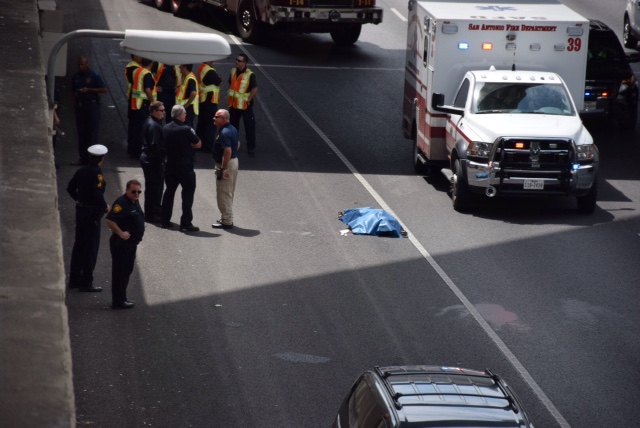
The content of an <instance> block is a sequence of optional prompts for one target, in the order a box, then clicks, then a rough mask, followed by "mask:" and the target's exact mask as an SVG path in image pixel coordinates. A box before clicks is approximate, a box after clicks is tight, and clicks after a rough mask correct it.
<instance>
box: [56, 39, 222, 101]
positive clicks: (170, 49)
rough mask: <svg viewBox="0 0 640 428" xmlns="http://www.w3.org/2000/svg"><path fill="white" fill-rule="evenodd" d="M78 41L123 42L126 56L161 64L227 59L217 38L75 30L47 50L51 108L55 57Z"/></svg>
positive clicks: (220, 40) (220, 41)
mask: <svg viewBox="0 0 640 428" xmlns="http://www.w3.org/2000/svg"><path fill="white" fill-rule="evenodd" d="M78 37H101V38H110V39H124V40H123V41H122V42H121V43H120V46H121V47H122V49H123V50H124V51H125V52H126V53H129V54H135V55H139V56H141V57H143V58H148V59H151V60H154V61H158V62H162V63H165V64H171V65H177V64H194V63H200V62H205V61H217V60H220V59H223V58H227V57H228V56H230V55H231V46H229V42H227V40H226V39H225V38H224V37H222V36H220V35H219V34H211V33H184V32H180V31H150V30H125V31H124V32H122V31H105V30H76V31H72V32H70V33H67V34H65V35H64V36H62V37H61V38H60V39H59V40H58V41H57V42H56V44H55V45H54V46H53V47H52V48H51V52H50V53H49V61H48V62H47V96H48V98H49V106H53V95H54V88H55V73H54V72H53V70H54V68H55V64H56V57H57V55H58V51H60V48H61V47H62V46H63V45H64V44H65V43H67V42H68V41H69V40H71V39H75V38H78Z"/></svg>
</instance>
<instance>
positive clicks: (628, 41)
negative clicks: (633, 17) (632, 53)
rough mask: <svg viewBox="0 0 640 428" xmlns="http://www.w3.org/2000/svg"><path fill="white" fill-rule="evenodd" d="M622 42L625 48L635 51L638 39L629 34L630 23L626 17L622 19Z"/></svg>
mask: <svg viewBox="0 0 640 428" xmlns="http://www.w3.org/2000/svg"><path fill="white" fill-rule="evenodd" d="M622 42H623V43H624V47H625V48H629V49H635V48H636V47H637V46H638V39H636V38H635V37H634V36H633V33H632V32H631V23H630V22H629V18H628V17H626V16H625V17H624V29H623V31H622Z"/></svg>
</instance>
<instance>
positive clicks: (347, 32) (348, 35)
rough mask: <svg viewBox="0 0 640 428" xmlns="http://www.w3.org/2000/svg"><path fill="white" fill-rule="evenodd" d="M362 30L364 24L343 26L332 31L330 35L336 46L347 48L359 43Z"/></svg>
mask: <svg viewBox="0 0 640 428" xmlns="http://www.w3.org/2000/svg"><path fill="white" fill-rule="evenodd" d="M361 30H362V24H353V25H341V26H340V27H338V28H336V29H334V30H331V32H330V34H331V38H332V39H333V41H334V42H335V44H337V45H342V46H347V45H352V44H354V43H355V42H357V41H358V37H360V31H361Z"/></svg>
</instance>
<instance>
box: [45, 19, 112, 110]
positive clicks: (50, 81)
mask: <svg viewBox="0 0 640 428" xmlns="http://www.w3.org/2000/svg"><path fill="white" fill-rule="evenodd" d="M78 37H101V38H104V39H124V31H107V30H76V31H72V32H70V33H67V34H65V35H64V36H62V37H61V38H60V40H58V41H57V42H56V44H55V45H53V47H52V48H51V52H50V53H49V60H48V62H47V99H48V101H49V108H53V98H54V95H55V85H56V76H55V67H56V59H57V57H58V52H59V51H60V48H61V47H62V45H64V44H65V43H67V42H68V41H69V40H71V39H75V38H78Z"/></svg>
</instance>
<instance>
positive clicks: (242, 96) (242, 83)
mask: <svg viewBox="0 0 640 428" xmlns="http://www.w3.org/2000/svg"><path fill="white" fill-rule="evenodd" d="M236 71H237V70H236V68H235V67H234V68H232V69H231V85H230V88H229V91H228V92H227V95H228V97H227V103H228V105H229V107H233V108H235V109H238V110H246V109H247V108H248V107H249V82H250V81H251V75H252V74H253V71H251V70H249V68H245V70H244V73H243V74H242V78H240V79H238V78H237V77H236Z"/></svg>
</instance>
